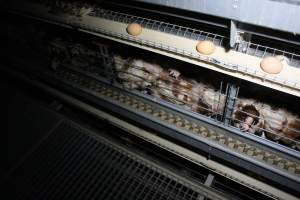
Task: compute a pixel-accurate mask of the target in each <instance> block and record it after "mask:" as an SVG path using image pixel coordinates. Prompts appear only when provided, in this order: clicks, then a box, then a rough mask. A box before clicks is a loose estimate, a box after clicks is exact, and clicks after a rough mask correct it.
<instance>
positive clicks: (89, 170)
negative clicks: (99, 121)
mask: <svg viewBox="0 0 300 200" xmlns="http://www.w3.org/2000/svg"><path fill="white" fill-rule="evenodd" d="M87 133H88V132H87V131H86V130H84V129H82V128H80V127H79V126H77V125H74V124H73V123H70V122H63V123H61V125H60V126H59V127H58V128H57V129H55V130H54V132H53V133H52V134H51V135H50V136H49V137H48V138H47V139H46V140H45V141H44V142H43V143H42V144H41V145H40V146H39V148H37V150H36V151H35V152H33V153H32V154H31V155H30V156H29V157H28V158H27V159H26V161H25V162H24V163H23V164H22V165H21V166H19V167H18V168H17V169H16V171H15V172H14V173H13V174H12V175H11V177H10V179H9V181H8V183H7V184H6V187H8V188H6V191H8V192H9V197H10V198H9V199H12V198H16V199H166V200H167V199H168V200H172V199H197V198H198V197H199V196H206V197H209V199H225V198H224V197H221V196H219V195H218V194H214V193H213V192H211V191H209V190H208V189H207V188H204V189H203V190H201V189H199V188H201V187H200V186H199V187H198V186H196V185H194V184H191V183H190V182H186V181H185V179H181V178H179V177H178V176H176V175H172V173H171V172H168V171H167V170H163V168H161V167H158V166H156V165H155V164H151V163H150V162H147V161H145V160H141V159H139V157H137V156H135V155H134V154H132V153H129V152H128V151H126V150H125V151H124V149H122V148H119V147H118V146H115V144H112V143H110V142H108V141H106V140H101V138H100V137H96V136H94V135H92V134H87ZM13 195H14V196H13Z"/></svg>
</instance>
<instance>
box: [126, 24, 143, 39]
mask: <svg viewBox="0 0 300 200" xmlns="http://www.w3.org/2000/svg"><path fill="white" fill-rule="evenodd" d="M126 31H127V33H128V34H130V35H133V36H138V35H140V34H141V33H142V26H141V25H139V24H137V23H131V24H129V25H128V26H127V28H126Z"/></svg>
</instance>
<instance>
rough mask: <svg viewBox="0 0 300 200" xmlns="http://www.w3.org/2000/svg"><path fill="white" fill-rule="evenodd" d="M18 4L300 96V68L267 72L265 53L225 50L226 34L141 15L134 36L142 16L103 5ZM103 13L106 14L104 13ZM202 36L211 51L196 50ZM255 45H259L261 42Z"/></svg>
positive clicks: (38, 14) (48, 18) (39, 14)
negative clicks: (80, 9)
mask: <svg viewBox="0 0 300 200" xmlns="http://www.w3.org/2000/svg"><path fill="white" fill-rule="evenodd" d="M18 5H19V6H18V8H17V12H20V11H21V12H22V13H23V14H26V15H27V16H28V15H30V16H31V17H35V18H38V19H40V20H46V21H47V22H50V23H55V24H59V25H63V26H67V27H71V28H74V27H75V28H77V29H78V30H80V31H83V32H87V33H90V34H93V35H97V36H101V37H104V38H107V39H110V40H114V41H117V42H120V43H124V44H128V45H131V46H135V47H138V48H142V49H146V50H149V51H152V52H156V53H159V54H162V55H166V56H169V57H173V58H176V59H179V60H182V61H185V62H189V63H192V64H195V65H198V66H202V67H206V68H209V69H212V70H215V71H218V72H221V73H224V74H228V75H230V76H234V77H237V78H240V79H244V80H247V81H250V82H254V83H257V84H260V85H263V86H266V87H269V88H273V89H276V90H279V91H282V92H285V93H289V94H292V95H295V96H300V79H299V77H300V68H298V67H294V66H290V65H289V64H287V63H285V64H284V66H283V69H282V71H281V72H280V73H278V74H269V73H266V72H264V71H263V70H262V69H261V68H260V63H261V61H262V57H258V56H255V53H254V55H248V54H245V53H241V52H238V51H235V50H229V51H226V50H225V49H224V48H223V47H222V46H219V44H221V43H222V42H223V39H224V37H223V36H220V35H215V34H212V33H206V32H203V31H197V30H195V32H193V33H192V34H191V35H190V36H191V38H187V37H185V32H186V33H188V31H185V32H183V34H182V35H180V34H179V32H180V31H178V30H177V33H178V34H177V35H176V34H170V33H168V32H167V31H166V30H165V32H164V30H159V29H160V25H159V24H160V23H161V24H163V23H164V22H159V21H154V20H152V21H151V20H148V21H147V20H145V18H141V20H140V21H139V23H141V24H142V26H145V27H146V28H144V27H143V30H142V32H141V33H140V34H139V35H137V36H132V35H130V34H128V32H127V31H126V30H127V26H128V23H131V22H135V21H138V20H139V18H137V17H134V16H130V15H126V14H120V13H116V12H113V11H107V10H106V11H105V10H103V9H100V14H99V13H98V14H97V13H92V14H90V15H85V16H82V17H75V16H69V15H62V14H61V15H55V14H51V13H49V12H48V8H47V7H45V6H43V5H39V4H33V3H32V4H26V5H21V4H18ZM14 11H16V10H14ZM101 13H102V15H101ZM103 13H106V14H105V15H103ZM107 13H111V15H110V17H107V16H108V15H107ZM105 16H106V17H105ZM143 23H144V24H143ZM174 26H175V25H174ZM170 27H172V26H170ZM180 29H182V30H188V29H187V28H185V27H180ZM170 32H171V31H170ZM193 34H194V35H196V37H194V38H193V37H192V36H193ZM197 34H198V35H197ZM201 36H202V37H201ZM203 36H204V38H203ZM199 39H200V40H205V39H211V40H213V42H214V43H217V45H216V48H215V50H214V52H213V53H212V54H211V55H204V54H200V53H199V52H198V51H197V50H196V46H197V43H198V42H199ZM256 48H259V45H258V46H257V47H256ZM267 48H268V47H266V49H267ZM268 49H271V48H268ZM255 51H256V50H255ZM276 52H280V51H279V50H278V51H277V50H276V49H274V51H273V53H272V54H271V56H272V55H273V56H274V55H276ZM265 53H266V52H265ZM265 53H264V54H265ZM282 53H283V54H285V53H286V54H285V55H287V54H288V53H287V52H282ZM262 56H264V55H262ZM290 57H291V58H293V57H298V55H295V54H291V55H290Z"/></svg>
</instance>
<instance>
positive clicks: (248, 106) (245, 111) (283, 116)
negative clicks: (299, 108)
mask: <svg viewBox="0 0 300 200" xmlns="http://www.w3.org/2000/svg"><path fill="white" fill-rule="evenodd" d="M231 120H232V125H233V126H235V127H238V128H240V129H241V130H242V131H245V132H248V133H252V134H256V135H259V136H261V137H264V138H267V139H269V140H272V141H274V142H278V143H281V144H284V145H287V146H290V147H292V148H296V149H298V150H300V140H299V139H300V120H299V117H298V116H297V115H296V114H294V113H292V112H290V111H288V110H287V109H285V108H278V107H272V105H270V104H268V103H265V102H260V101H257V100H255V99H245V98H242V97H241V98H236V104H235V106H234V108H233V115H232V118H231Z"/></svg>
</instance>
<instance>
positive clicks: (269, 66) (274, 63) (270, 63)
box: [260, 57, 283, 74]
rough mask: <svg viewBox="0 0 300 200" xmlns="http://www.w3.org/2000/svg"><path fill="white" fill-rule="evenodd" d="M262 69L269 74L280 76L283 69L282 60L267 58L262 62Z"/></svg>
mask: <svg viewBox="0 0 300 200" xmlns="http://www.w3.org/2000/svg"><path fill="white" fill-rule="evenodd" d="M260 68H261V69H262V70H263V71H264V72H266V73H269V74H278V73H280V72H281V70H282V68H283V64H282V63H281V62H280V59H278V58H276V57H266V58H264V59H263V60H262V61H261V62H260Z"/></svg>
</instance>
